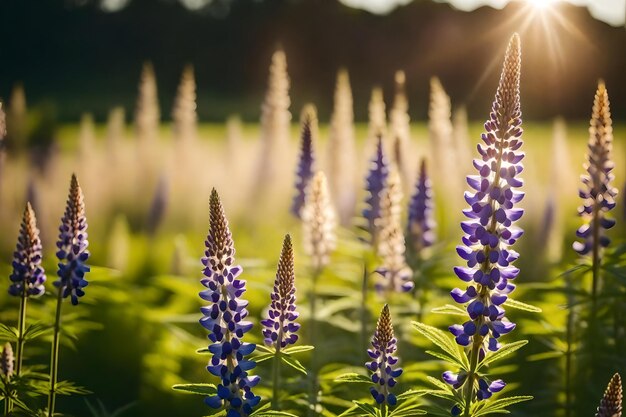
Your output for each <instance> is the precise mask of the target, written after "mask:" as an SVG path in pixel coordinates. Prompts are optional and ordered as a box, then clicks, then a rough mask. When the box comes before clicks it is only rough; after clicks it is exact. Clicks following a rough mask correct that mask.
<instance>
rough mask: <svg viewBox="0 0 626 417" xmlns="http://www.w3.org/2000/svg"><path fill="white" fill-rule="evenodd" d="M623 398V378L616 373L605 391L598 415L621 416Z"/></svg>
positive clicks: (606, 416)
mask: <svg viewBox="0 0 626 417" xmlns="http://www.w3.org/2000/svg"><path fill="white" fill-rule="evenodd" d="M622 398H623V397H622V379H621V378H620V376H619V374H615V375H613V378H611V381H610V382H609V385H608V386H607V387H606V391H604V397H602V400H601V401H600V406H599V407H598V412H597V413H596V417H621V416H622Z"/></svg>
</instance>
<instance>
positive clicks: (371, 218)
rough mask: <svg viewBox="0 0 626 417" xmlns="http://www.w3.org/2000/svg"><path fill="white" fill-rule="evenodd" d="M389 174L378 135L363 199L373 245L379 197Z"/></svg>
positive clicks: (375, 238)
mask: <svg viewBox="0 0 626 417" xmlns="http://www.w3.org/2000/svg"><path fill="white" fill-rule="evenodd" d="M388 175H389V167H388V164H387V158H386V156H385V151H384V147H383V138H382V136H380V135H379V136H378V142H377V144H376V153H375V154H374V157H373V158H372V160H371V162H370V169H369V171H368V174H367V177H366V178H365V189H366V191H367V198H366V200H365V205H366V207H365V209H364V210H363V217H364V218H365V220H367V230H368V231H369V233H370V238H371V243H372V244H373V245H374V246H375V245H376V242H377V241H378V225H377V222H378V219H379V218H380V197H381V193H382V191H383V189H384V188H385V183H386V182H387V176H388Z"/></svg>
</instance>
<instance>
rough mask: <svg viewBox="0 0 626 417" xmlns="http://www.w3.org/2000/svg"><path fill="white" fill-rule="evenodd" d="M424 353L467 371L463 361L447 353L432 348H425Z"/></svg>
mask: <svg viewBox="0 0 626 417" xmlns="http://www.w3.org/2000/svg"><path fill="white" fill-rule="evenodd" d="M426 353H428V354H429V355H431V356H434V357H435V358H438V359H441V360H443V361H446V362H449V363H454V364H456V365H458V366H460V367H461V368H463V369H465V370H466V371H467V369H466V368H465V365H464V363H463V362H461V361H459V360H458V359H457V358H454V357H452V356H450V355H448V354H447V353H442V352H435V351H432V350H427V351H426Z"/></svg>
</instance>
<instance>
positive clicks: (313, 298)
mask: <svg viewBox="0 0 626 417" xmlns="http://www.w3.org/2000/svg"><path fill="white" fill-rule="evenodd" d="M321 273H322V269H321V268H316V269H315V270H314V271H313V275H312V280H311V291H310V294H309V335H310V339H311V345H315V337H316V320H315V311H316V307H317V294H316V292H317V291H316V287H317V281H318V279H319V276H320V275H321ZM316 350H317V349H313V350H312V351H311V392H310V398H309V412H308V415H309V416H314V415H316V411H315V410H316V409H317V355H316V353H315V352H316Z"/></svg>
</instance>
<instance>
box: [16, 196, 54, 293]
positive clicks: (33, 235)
mask: <svg viewBox="0 0 626 417" xmlns="http://www.w3.org/2000/svg"><path fill="white" fill-rule="evenodd" d="M41 249H42V248H41V239H40V238H39V229H38V228H37V219H36V218H35V212H34V211H33V208H32V207H31V205H30V203H26V209H24V216H23V218H22V225H21V226H20V235H19V237H18V238H17V245H16V247H15V252H13V273H12V274H11V277H10V279H11V286H10V287H9V294H11V295H13V296H16V297H20V296H22V293H24V295H25V296H26V297H29V296H35V297H36V296H39V295H42V294H43V293H44V292H45V291H46V289H45V287H44V282H46V274H45V272H44V269H43V267H42V266H41Z"/></svg>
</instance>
